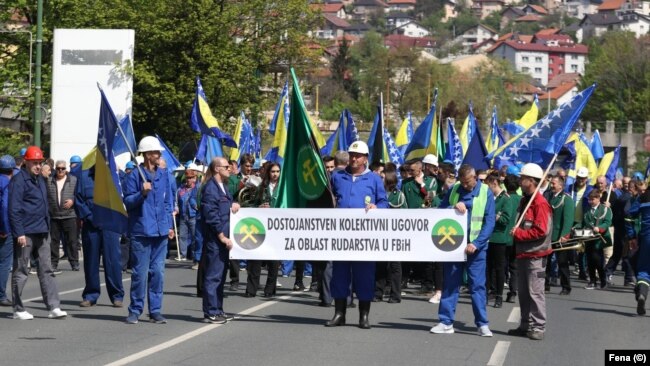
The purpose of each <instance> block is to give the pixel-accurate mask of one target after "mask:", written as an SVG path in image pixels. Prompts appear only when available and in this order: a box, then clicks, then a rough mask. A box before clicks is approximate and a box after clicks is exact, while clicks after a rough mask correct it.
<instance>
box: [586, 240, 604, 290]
mask: <svg viewBox="0 0 650 366" xmlns="http://www.w3.org/2000/svg"><path fill="white" fill-rule="evenodd" d="M585 256H586V257H587V272H588V273H589V282H591V283H594V284H595V283H596V271H598V277H599V278H600V285H601V286H603V285H605V284H606V283H607V276H605V268H604V266H603V249H602V248H600V249H596V245H595V244H593V243H591V244H590V243H588V244H586V245H585Z"/></svg>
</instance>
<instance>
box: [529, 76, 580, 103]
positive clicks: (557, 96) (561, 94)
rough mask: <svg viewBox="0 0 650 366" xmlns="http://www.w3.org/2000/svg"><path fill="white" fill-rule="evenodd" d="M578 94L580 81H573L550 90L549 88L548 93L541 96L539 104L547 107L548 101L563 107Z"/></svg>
mask: <svg viewBox="0 0 650 366" xmlns="http://www.w3.org/2000/svg"><path fill="white" fill-rule="evenodd" d="M577 94H578V81H577V80H571V81H565V82H562V83H560V84H559V85H557V86H555V87H553V88H550V87H547V89H546V92H545V93H543V94H541V95H539V96H538V98H539V103H540V104H541V105H546V104H547V103H548V100H549V99H550V100H551V102H552V103H553V104H555V105H561V104H564V103H566V102H568V101H569V100H571V98H573V97H574V96H576V95H577Z"/></svg>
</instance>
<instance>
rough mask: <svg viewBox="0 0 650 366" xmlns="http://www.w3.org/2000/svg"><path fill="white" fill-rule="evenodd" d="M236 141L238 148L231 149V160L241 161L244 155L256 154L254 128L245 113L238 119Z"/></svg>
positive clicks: (241, 113)
mask: <svg viewBox="0 0 650 366" xmlns="http://www.w3.org/2000/svg"><path fill="white" fill-rule="evenodd" d="M235 139H236V142H237V146H238V148H231V149H230V154H229V159H230V160H235V161H239V159H240V157H241V156H242V155H244V154H254V153H255V141H254V140H255V135H254V133H253V128H252V126H251V124H250V122H249V121H248V119H247V118H246V115H245V114H244V111H241V112H240V113H239V118H237V127H236V128H235Z"/></svg>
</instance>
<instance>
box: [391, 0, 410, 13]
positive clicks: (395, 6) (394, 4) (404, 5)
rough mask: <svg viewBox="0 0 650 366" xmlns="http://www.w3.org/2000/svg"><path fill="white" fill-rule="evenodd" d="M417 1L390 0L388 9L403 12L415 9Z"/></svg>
mask: <svg viewBox="0 0 650 366" xmlns="http://www.w3.org/2000/svg"><path fill="white" fill-rule="evenodd" d="M416 3H417V1H416V0H389V1H388V10H389V11H401V12H409V11H414V10H415V4H416Z"/></svg>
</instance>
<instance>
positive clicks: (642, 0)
mask: <svg viewBox="0 0 650 366" xmlns="http://www.w3.org/2000/svg"><path fill="white" fill-rule="evenodd" d="M622 11H623V12H629V11H633V12H636V13H637V14H641V15H645V16H650V1H649V0H625V3H624V4H623V8H622Z"/></svg>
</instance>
